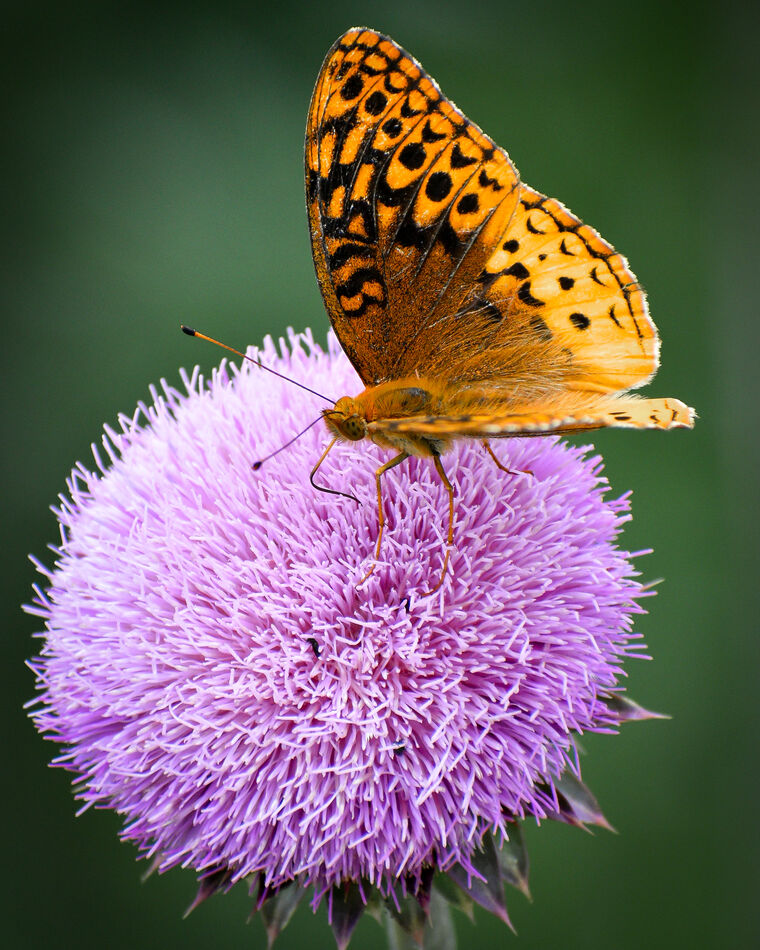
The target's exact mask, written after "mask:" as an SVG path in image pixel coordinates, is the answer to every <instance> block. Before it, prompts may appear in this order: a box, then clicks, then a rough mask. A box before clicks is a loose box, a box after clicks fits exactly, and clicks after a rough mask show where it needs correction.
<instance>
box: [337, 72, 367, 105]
mask: <svg viewBox="0 0 760 950" xmlns="http://www.w3.org/2000/svg"><path fill="white" fill-rule="evenodd" d="M363 89H364V80H363V79H362V77H361V76H360V75H359V73H354V74H353V75H352V76H349V78H348V79H347V80H346V81H345V82H344V83H343V85H342V86H341V87H340V96H341V99H345V100H346V102H351V100H353V99H356V98H358V97H359V96H360V95H361V93H362V90H363Z"/></svg>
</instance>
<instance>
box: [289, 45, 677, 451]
mask: <svg viewBox="0 0 760 950" xmlns="http://www.w3.org/2000/svg"><path fill="white" fill-rule="evenodd" d="M306 185H307V204H308V209H309V223H310V228H311V237H312V250H313V255H314V263H315V267H316V271H317V276H318V279H319V284H320V288H321V290H322V294H323V297H324V300H325V304H326V306H327V310H328V313H329V316H330V321H331V323H332V325H333V327H334V329H335V332H336V333H337V335H338V338H339V340H340V342H341V344H342V346H343V348H344V350H345V351H346V353H347V355H348V357H349V359H350V360H351V362H352V363H353V365H354V366H355V368H356V370H357V371H358V373H359V375H360V377H361V378H362V380H363V381H364V383H365V384H366V385H370V386H371V385H374V384H377V383H381V382H383V381H388V380H400V379H402V378H412V377H422V378H428V379H434V380H436V381H437V382H438V383H439V384H440V394H441V407H440V408H441V412H440V415H439V416H438V417H437V418H436V419H434V420H431V419H430V418H429V417H419V416H416V417H408V418H406V419H404V420H375V421H374V422H373V423H371V427H370V428H371V431H376V432H378V433H379V432H381V431H387V432H394V431H395V432H397V433H399V434H401V433H402V432H406V433H412V432H416V433H417V434H419V435H425V434H430V435H431V436H432V435H435V434H437V435H442V434H445V433H448V434H450V435H452V436H456V435H458V434H459V435H471V436H478V435H479V436H480V437H483V438H485V437H488V436H489V435H493V434H504V435H506V434H513V433H520V432H525V433H531V432H539V431H570V430H572V429H582V428H593V427H598V426H607V425H633V426H636V427H655V428H668V427H671V426H678V425H691V424H692V419H693V416H692V414H691V411H690V410H688V409H687V407H685V406H684V405H683V403H680V402H678V400H640V399H639V400H636V399H635V398H634V397H626V398H625V404H624V405H622V404H621V405H617V404H613V403H614V397H610V396H607V395H606V394H611V393H618V392H623V391H625V390H627V389H630V388H633V387H636V386H640V385H642V384H643V383H645V382H647V381H648V380H649V379H650V378H651V377H652V375H653V374H654V372H655V370H656V368H657V365H658V358H659V340H658V337H657V331H656V329H655V326H654V324H653V323H652V321H651V320H650V318H649V316H648V311H647V305H646V298H645V296H644V293H643V291H642V290H641V288H640V286H639V285H638V283H637V282H636V278H635V276H634V275H633V274H632V273H631V271H630V270H629V268H628V264H627V262H626V261H625V259H624V258H623V257H622V256H621V255H619V254H617V253H616V252H615V250H614V248H612V247H611V246H610V245H609V244H608V243H607V242H606V241H604V240H603V239H602V238H601V237H600V236H599V235H598V234H597V233H596V231H594V230H593V229H592V228H590V227H588V226H587V225H584V224H583V223H582V222H581V221H580V220H579V219H578V218H576V217H575V216H573V215H572V214H571V213H570V212H569V211H568V210H567V209H566V208H565V207H564V206H563V205H562V204H561V203H560V202H558V201H556V200H555V199H552V198H547V197H545V196H543V195H541V194H539V193H538V192H536V191H534V190H533V189H531V188H529V187H527V186H526V185H523V184H521V183H520V181H519V176H518V173H517V171H516V169H515V168H514V166H513V165H512V163H511V162H510V160H509V157H508V155H507V154H506V152H505V151H503V150H502V149H500V148H498V146H496V145H495V144H494V143H493V142H492V140H491V139H489V138H488V137H487V136H486V135H484V134H483V132H481V130H480V129H479V128H478V127H477V126H476V125H474V124H473V123H472V122H470V121H469V120H468V119H467V118H466V117H465V116H464V115H463V114H462V113H461V112H460V111H459V110H458V109H456V107H455V106H453V105H452V104H451V103H450V102H448V101H447V100H446V99H445V98H444V97H443V96H442V94H441V92H440V90H439V88H438V86H437V85H436V83H435V82H434V81H433V80H432V79H431V78H430V77H429V76H428V75H427V74H426V73H425V72H424V70H423V69H422V67H421V66H420V65H419V64H418V63H417V62H416V61H415V60H414V59H413V58H412V57H411V56H409V55H408V54H407V53H406V52H405V51H404V50H403V49H401V48H400V47H399V46H397V45H396V44H395V43H394V42H393V41H392V40H390V39H389V38H387V37H384V36H382V35H380V34H377V33H374V32H373V31H371V30H363V29H356V30H350V31H348V32H347V33H346V34H344V35H343V36H342V37H340V38H339V39H338V41H337V42H336V43H335V45H334V46H333V48H332V49H331V50H330V52H329V53H328V55H327V57H326V59H325V62H324V65H323V67H322V71H321V73H320V76H319V79H318V81H317V85H316V88H315V90H314V95H313V97H312V102H311V107H310V110H309V119H308V124H307V130H306ZM634 403H635V404H634ZM478 404H480V409H478ZM464 416H466V417H467V422H463V421H462V419H463V417H464ZM668 420H670V421H668ZM386 423H387V425H386ZM415 426H417V427H418V428H414V427H415ZM420 427H421V428H420ZM447 427H448V428H447Z"/></svg>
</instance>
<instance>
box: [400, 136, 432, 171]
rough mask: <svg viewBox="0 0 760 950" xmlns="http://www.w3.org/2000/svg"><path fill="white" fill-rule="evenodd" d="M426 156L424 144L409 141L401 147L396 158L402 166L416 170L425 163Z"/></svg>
mask: <svg viewBox="0 0 760 950" xmlns="http://www.w3.org/2000/svg"><path fill="white" fill-rule="evenodd" d="M426 157H427V152H426V151H425V146H424V145H422V144H421V143H420V142H409V144H408V145H405V146H404V147H403V148H402V149H401V152H400V153H399V156H398V160H399V161H400V162H401V164H402V165H403V166H404V168H408V169H409V171H416V170H417V169H418V168H422V166H423V165H424V164H425V158H426Z"/></svg>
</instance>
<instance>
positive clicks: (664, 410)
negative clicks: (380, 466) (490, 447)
mask: <svg viewBox="0 0 760 950" xmlns="http://www.w3.org/2000/svg"><path fill="white" fill-rule="evenodd" d="M693 425H694V410H693V409H690V408H689V407H688V406H686V405H685V404H684V403H682V402H681V401H680V400H679V399H642V398H641V397H639V396H635V395H631V396H627V395H626V396H606V395H596V394H593V393H582V392H572V391H568V392H566V393H563V394H562V395H561V397H559V398H554V399H552V400H551V402H546V403H544V404H541V403H536V404H535V405H526V406H524V407H519V406H518V407H514V408H512V409H510V411H509V412H504V413H501V414H500V413H499V412H498V411H496V410H495V409H493V410H491V411H489V412H480V413H467V414H462V415H450V416H407V417H406V418H403V419H379V420H377V421H375V422H371V423H370V424H369V430H370V433H373V432H374V433H380V434H384V435H390V436H391V437H392V436H394V435H396V436H404V435H410V436H411V435H415V436H423V437H426V438H430V439H435V438H436V437H439V438H441V439H446V438H459V437H462V438H464V437H470V438H481V439H493V438H499V437H506V436H519V435H538V434H543V433H547V432H577V431H582V430H585V429H599V428H605V427H622V428H632V429H678V428H681V429H682V428H691V427H692V426H693Z"/></svg>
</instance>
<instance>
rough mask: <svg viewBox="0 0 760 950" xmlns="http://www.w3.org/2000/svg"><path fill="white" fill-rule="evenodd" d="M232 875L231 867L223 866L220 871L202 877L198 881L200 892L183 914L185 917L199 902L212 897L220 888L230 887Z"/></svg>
mask: <svg viewBox="0 0 760 950" xmlns="http://www.w3.org/2000/svg"><path fill="white" fill-rule="evenodd" d="M231 877H232V872H231V871H230V870H229V868H221V869H220V870H218V871H212V872H211V873H209V874H206V875H205V876H204V877H202V878H201V879H200V881H199V882H198V893H197V894H196V895H195V897H194V899H193V902H192V903H191V904H190V906H189V907H188V908H187V910H186V911H185V913H184V914H183V915H182V916H183V919H184V918H185V917H188V916H189V915H190V914H191V913H192V912H193V911H194V910H195V908H196V907H198V905H199V904H202V903H203V902H204V901H205V900H206V899H207V898H209V897H211V895H212V894H216V892H217V891H220V890H226V889H227V888H228V887H229V883H230V878H231Z"/></svg>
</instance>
